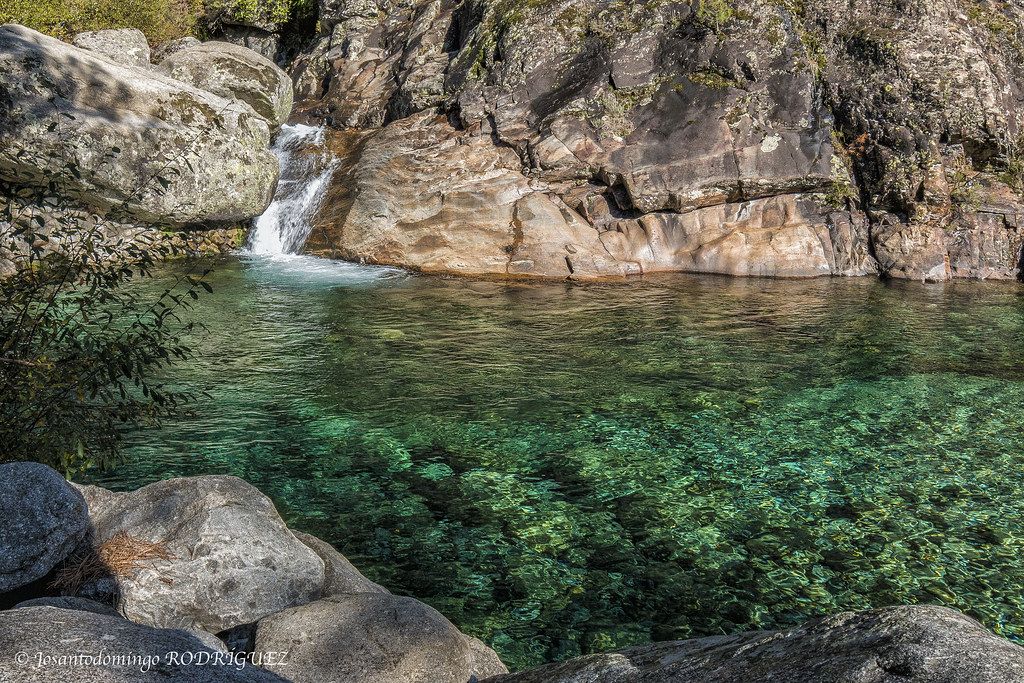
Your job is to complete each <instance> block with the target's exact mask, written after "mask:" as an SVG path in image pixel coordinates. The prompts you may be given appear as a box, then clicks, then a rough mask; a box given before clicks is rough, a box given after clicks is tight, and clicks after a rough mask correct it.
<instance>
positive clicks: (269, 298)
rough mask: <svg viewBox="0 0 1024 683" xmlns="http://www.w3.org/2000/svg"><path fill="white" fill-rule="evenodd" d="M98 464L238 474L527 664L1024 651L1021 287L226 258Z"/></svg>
mask: <svg viewBox="0 0 1024 683" xmlns="http://www.w3.org/2000/svg"><path fill="white" fill-rule="evenodd" d="M210 281H211V283H212V284H213V286H214V294H212V295H209V296H206V297H204V298H202V299H201V300H200V302H199V305H198V307H197V310H196V314H197V316H198V317H199V318H201V319H202V320H203V321H204V322H205V323H206V326H207V327H208V331H207V332H206V333H205V334H203V335H201V336H200V337H198V338H197V340H196V343H195V346H196V347H197V349H198V350H199V352H200V355H199V356H198V358H196V359H195V360H193V361H191V362H189V363H187V364H181V365H179V366H178V367H177V368H176V369H175V370H174V371H173V372H172V373H171V374H170V377H169V379H170V380H171V381H173V382H175V383H179V384H182V385H187V386H189V387H192V388H195V389H205V390H206V391H208V392H209V397H208V398H205V399H203V400H202V401H201V403H200V404H199V405H197V406H196V414H195V415H194V416H192V417H189V418H187V419H182V420H180V421H177V422H174V423H171V424H168V425H166V426H165V427H164V428H163V429H162V430H159V431H141V432H137V433H134V434H132V435H130V436H129V448H128V459H127V462H125V463H124V464H122V465H120V466H119V467H118V468H116V469H115V470H113V471H111V472H104V473H95V474H94V475H93V479H94V480H96V481H97V482H98V483H101V484H104V485H106V486H110V487H114V488H133V487H136V486H139V485H141V484H145V483H148V482H150V481H153V480H156V479H160V478H165V477H171V476H180V475H190V474H202V473H230V474H236V475H239V476H241V477H244V478H245V479H247V480H249V481H250V482H252V483H254V484H255V485H256V486H258V487H260V488H261V489H262V490H263V491H265V492H267V493H268V494H269V495H271V496H272V497H273V498H274V500H275V502H276V503H277V504H278V507H279V509H280V510H281V513H282V514H283V515H284V517H285V518H286V519H287V520H288V522H289V524H291V525H292V526H294V527H296V528H299V529H301V530H304V531H308V532H311V533H314V534H316V535H318V536H321V537H322V538H324V539H325V540H328V541H330V542H332V543H333V544H334V545H335V546H337V547H338V548H339V549H340V550H342V552H344V553H345V554H346V555H348V557H349V558H350V559H351V560H352V561H353V562H354V563H355V564H356V566H358V567H360V568H361V569H362V570H363V571H364V573H366V574H367V575H368V576H370V577H371V578H372V579H374V580H376V581H379V582H381V583H383V584H385V585H386V586H387V587H388V588H389V589H391V590H392V591H393V592H396V593H405V594H409V595H413V596H415V597H417V598H420V599H422V600H424V601H426V602H428V603H430V604H432V605H433V606H435V607H436V608H438V609H439V610H440V611H441V612H442V613H444V614H445V615H446V616H448V617H449V618H450V619H452V620H453V621H454V622H455V623H456V624H457V625H458V626H460V627H461V628H462V629H463V630H464V631H466V632H469V633H472V634H474V635H477V636H480V637H481V638H483V639H485V640H486V641H488V642H489V643H491V644H492V645H493V646H494V647H495V649H497V650H498V652H499V653H500V654H501V655H502V657H503V659H504V660H505V661H506V662H507V663H509V664H510V666H512V667H513V668H518V667H523V666H526V665H529V664H536V663H539V662H542V661H546V660H552V659H561V658H565V657H569V656H573V655H576V654H579V653H581V652H590V651H596V650H605V649H608V648H613V647H621V646H625V645H629V644H633V643H638V642H645V641H649V640H664V639H674V638H688V637H692V636H699V635H707V634H716V633H723V632H733V631H739V630H749V629H756V628H769V627H775V626H780V625H786V624H793V623H797V622H800V621H802V620H804V619H805V618H806V617H808V616H812V615H817V614H821V613H825V612H834V611H837V610H841V609H850V608H862V607H868V606H880V605H886V604H893V603H935V604H947V605H951V606H955V607H958V608H960V609H962V610H964V611H967V612H968V613H970V614H972V615H974V616H976V617H977V618H979V619H981V620H982V621H983V622H984V623H985V624H986V625H987V626H988V627H989V628H991V629H993V630H995V631H996V632H998V633H1001V634H1002V635H1005V636H1009V637H1011V638H1016V639H1018V640H1020V639H1024V562H1021V561H1020V557H1021V556H1022V554H1024V530H1022V529H1021V527H1020V522H1021V520H1022V519H1024V498H1022V495H1021V490H1022V480H1024V474H1022V466H1024V446H1022V443H1021V435H1022V429H1024V345H1022V341H1021V340H1022V338H1024V287H1022V286H1020V285H1016V284H1007V283H999V284H996V283H993V284H988V283H979V282H964V283H955V284H948V285H922V284H918V283H889V284H887V283H883V282H879V281H877V280H874V279H871V278H862V279H821V280H813V281H772V280H738V279H728V278H718V277H696V276H685V275H679V276H671V277H663V278H656V279H648V280H643V281H636V282H631V283H627V284H588V285H570V284H537V283H518V284H517V283H511V284H510V283H500V282H473V281H465V280H451V279H441V278H432V277H423V276H409V275H406V274H403V273H399V272H397V271H390V270H384V269H369V268H362V267H358V266H352V265H348V264H340V263H332V262H326V261H317V260H313V259H308V258H292V259H278V260H248V261H245V260H241V261H240V260H235V259H231V260H227V261H224V262H219V263H218V264H217V270H216V271H215V273H214V274H213V276H212V278H211V280H210Z"/></svg>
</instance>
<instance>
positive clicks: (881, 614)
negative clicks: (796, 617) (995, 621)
mask: <svg viewBox="0 0 1024 683" xmlns="http://www.w3.org/2000/svg"><path fill="white" fill-rule="evenodd" d="M1022 677H1024V649H1022V648H1021V647H1019V646H1018V645H1014V644H1013V643H1010V642H1009V641H1006V640H1003V639H1002V638H998V637H996V636H994V635H993V634H991V633H989V632H988V631H987V630H986V629H985V628H984V627H982V626H981V624H979V623H977V622H976V621H974V620H973V619H970V618H968V617H966V616H964V615H963V614H960V613H959V612H955V611H953V610H950V609H946V608H943V607H930V606H922V607H888V608H884V609H877V610H868V611H864V612H845V613H842V614H837V615H835V616H831V617H826V618H824V619H817V620H814V621H810V622H808V623H806V624H804V625H803V626H798V627H796V628H791V629H787V630H784V631H765V632H757V633H743V634H739V635H734V636H714V637H711V638H698V639H695V640H684V641H677V642H670V643H657V644H654V645H645V646H641V647H635V648H630V649H628V650H622V651H621V652H616V653H608V654H600V655H591V656H588V657H580V658H578V659H573V660H570V661H568V662H564V663H561V664H552V665H548V666H544V667H540V668H538V669H534V670H532V671H526V672H523V673H518V674H512V675H506V676H497V677H494V678H490V679H487V680H488V681H489V682H490V683H583V682H584V681H586V683H655V682H658V683H688V682H689V681H698V680H699V681H702V682H703V683H768V682H769V681H770V682H771V683H831V682H832V681H858V682H859V683H890V682H895V681H906V682H907V683H913V682H915V681H917V682H920V683H1001V682H1006V683H1009V682H1010V681H1019V680H1021V679H1022Z"/></svg>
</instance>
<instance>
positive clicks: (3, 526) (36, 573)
mask: <svg viewBox="0 0 1024 683" xmlns="http://www.w3.org/2000/svg"><path fill="white" fill-rule="evenodd" d="M0 530H2V533H0V593H3V592H6V591H9V590H13V589H15V588H18V587H19V586H24V585H25V584H28V583H31V582H33V581H35V580H36V579H40V578H42V577H43V576H45V575H46V574H47V573H49V571H50V570H51V569H53V568H54V567H55V566H56V565H57V563H58V562H60V561H61V560H63V559H65V558H66V557H67V556H68V555H70V554H71V553H72V551H74V550H75V548H76V547H77V546H78V545H79V543H81V542H82V541H83V540H85V538H86V536H87V535H88V533H89V516H88V513H87V510H86V506H85V500H84V499H83V498H82V494H80V493H79V492H78V491H76V490H75V489H73V488H72V487H71V486H70V485H69V484H68V483H67V482H66V481H64V478H63V477H62V476H60V475H59V474H57V472H55V471H54V470H52V469H50V468H49V467H47V466H45V465H40V464H39V463H34V462H16V463H10V464H7V465H0Z"/></svg>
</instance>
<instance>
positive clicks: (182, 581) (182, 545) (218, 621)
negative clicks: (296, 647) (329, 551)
mask: <svg viewBox="0 0 1024 683" xmlns="http://www.w3.org/2000/svg"><path fill="white" fill-rule="evenodd" d="M101 500H102V501H103V504H102V505H99V506H98V507H97V509H95V510H93V513H92V521H93V525H94V526H95V529H96V541H97V543H103V542H105V541H108V540H110V539H111V538H113V537H114V536H115V535H117V534H118V533H120V532H124V533H126V534H128V535H129V536H131V537H134V538H137V539H141V540H145V541H149V542H154V543H163V544H164V547H165V548H166V550H167V552H168V553H169V555H170V556H171V558H172V559H169V560H153V561H151V562H147V563H146V564H145V565H144V566H142V567H140V568H138V569H136V570H135V571H133V572H129V573H128V575H126V576H114V577H95V578H92V579H90V580H89V581H87V582H86V583H85V584H84V585H82V586H81V588H80V589H79V590H78V594H79V595H83V596H86V597H93V598H97V599H101V600H109V601H114V602H115V604H116V605H117V607H118V609H119V610H120V612H121V613H122V614H124V615H125V616H126V617H127V618H129V619H131V620H132V621H136V622H139V623H142V624H147V625H150V626H158V627H173V628H190V629H201V630H203V631H208V632H211V633H218V632H220V631H223V630H226V629H229V628H232V627H234V626H238V625H241V624H247V623H251V622H254V621H256V620H258V619H260V618H261V617H263V616H266V615H268V614H271V613H273V612H277V611H279V610H282V609H286V608H288V607H292V606H295V605H300V604H303V603H306V602H309V601H311V600H315V599H317V598H318V597H319V596H320V590H321V588H322V586H323V583H324V563H323V561H322V560H321V559H320V558H319V557H318V556H317V554H316V553H314V552H313V551H312V550H310V549H309V548H308V547H306V546H305V545H303V544H302V543H301V542H299V541H298V540H297V539H296V538H295V536H293V535H292V533H291V532H290V531H289V530H288V528H287V527H286V526H285V524H284V522H283V521H282V520H281V517H280V515H278V513H277V510H275V509H274V504H273V503H272V502H271V501H270V499H269V498H267V497H266V496H264V495H263V494H262V493H260V492H259V491H258V490H257V489H256V488H254V487H253V486H251V485H250V484H247V483H246V482H244V481H242V480H241V479H238V478H237V477H226V476H207V477H193V478H182V479H170V480H167V481H162V482H157V483H155V484H150V485H149V486H145V487H143V488H141V489H138V490H136V491H132V492H130V493H120V494H113V499H111V498H110V497H109V496H103V497H101Z"/></svg>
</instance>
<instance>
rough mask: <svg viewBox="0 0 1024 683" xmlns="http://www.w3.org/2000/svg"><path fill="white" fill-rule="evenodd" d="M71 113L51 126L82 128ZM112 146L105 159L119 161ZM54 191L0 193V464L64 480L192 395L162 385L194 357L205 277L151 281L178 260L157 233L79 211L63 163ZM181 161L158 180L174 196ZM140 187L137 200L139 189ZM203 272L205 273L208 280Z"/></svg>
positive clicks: (110, 454) (71, 169)
mask: <svg viewBox="0 0 1024 683" xmlns="http://www.w3.org/2000/svg"><path fill="white" fill-rule="evenodd" d="M74 125H75V122H74V120H73V117H72V116H70V115H68V114H62V115H60V117H59V118H58V120H56V121H54V122H53V123H52V124H50V128H51V132H52V131H55V130H56V131H57V133H58V134H59V130H57V129H58V128H59V127H60V126H74ZM119 152H120V150H118V149H116V148H114V149H112V150H111V151H110V152H108V156H116V155H117V154H118V153H119ZM54 161H60V163H59V164H57V166H58V167H59V168H61V169H62V172H61V173H58V174H55V175H54V177H52V178H51V180H50V181H49V183H48V184H47V185H46V186H45V187H39V188H17V187H11V186H0V272H2V275H0V445H2V447H0V462H3V461H10V460H36V461H39V462H43V463H46V464H48V465H50V466H52V467H55V468H57V469H60V470H62V471H64V472H66V473H71V472H74V471H78V470H81V469H83V468H85V467H88V466H90V465H94V464H100V465H103V464H107V463H109V462H111V460H112V459H113V458H114V457H115V456H116V455H117V454H118V447H119V443H120V435H121V432H122V430H123V429H124V428H125V427H126V426H128V427H130V426H135V425H141V424H153V423H159V422H160V420H161V419H162V418H164V417H166V416H169V415H171V414H176V413H178V412H179V411H180V410H181V409H182V408H183V407H184V406H186V405H188V403H189V402H190V401H191V400H192V399H194V398H195V397H194V396H193V395H192V394H190V393H187V392H177V391H172V390H169V389H168V388H166V387H164V386H162V385H161V384H159V383H154V382H153V381H152V379H151V376H152V375H153V373H154V372H156V371H158V370H159V369H160V368H162V367H164V366H165V365H166V364H168V363H170V362H171V361H172V360H185V359H187V358H189V356H190V355H191V350H190V349H189V348H188V347H187V346H185V345H184V344H183V343H182V339H184V338H185V335H187V334H188V333H189V332H191V331H192V329H193V328H194V323H192V322H189V321H187V320H185V319H183V317H182V313H183V312H185V311H187V310H188V309H189V308H190V307H191V305H192V302H193V301H194V300H195V299H197V298H198V296H199V292H201V291H203V290H206V291H209V290H210V287H209V285H208V284H207V283H206V282H205V281H203V279H202V277H201V276H200V277H192V276H190V275H183V276H179V277H177V278H175V279H174V280H173V281H172V282H171V283H170V285H169V286H167V287H165V288H163V290H162V292H161V293H159V294H156V295H155V296H154V295H147V291H152V289H151V288H149V289H147V288H142V287H138V286H137V281H138V280H139V279H143V278H152V277H153V276H154V274H155V268H156V264H157V263H158V261H159V260H160V259H163V258H165V257H168V256H173V255H174V250H173V248H172V247H170V246H168V245H167V243H166V241H165V240H164V239H163V237H162V234H161V232H160V231H159V230H156V229H154V228H152V227H150V226H144V225H138V224H132V223H130V222H121V221H117V220H112V219H111V218H109V217H110V216H118V215H122V216H123V215H124V214H123V213H122V214H118V211H117V207H115V209H113V210H112V211H110V212H106V213H104V214H102V215H101V214H99V213H96V212H93V211H91V210H89V209H85V208H83V207H82V206H81V205H79V204H78V203H76V202H75V201H74V200H73V199H72V198H71V197H70V196H69V192H68V191H67V189H66V185H67V183H66V179H67V178H70V177H72V176H80V174H81V171H80V169H78V168H77V166H76V165H75V163H74V162H72V161H67V160H65V159H60V160H54ZM173 164H174V161H173V160H172V161H171V162H168V165H167V166H166V167H165V170H164V171H161V173H160V174H158V175H155V176H154V177H153V178H152V181H153V184H154V185H158V186H162V187H166V185H167V183H168V181H167V178H166V177H165V176H166V175H169V174H173V173H174V172H175V170H174V168H173ZM141 190H142V188H140V190H139V191H141ZM203 275H205V273H204V274H203Z"/></svg>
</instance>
